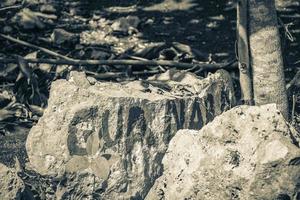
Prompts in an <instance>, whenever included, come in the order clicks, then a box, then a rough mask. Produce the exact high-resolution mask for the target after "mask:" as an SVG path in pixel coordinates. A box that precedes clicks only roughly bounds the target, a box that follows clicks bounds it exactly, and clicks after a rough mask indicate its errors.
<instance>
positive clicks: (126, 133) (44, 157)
mask: <svg viewBox="0 0 300 200" xmlns="http://www.w3.org/2000/svg"><path fill="white" fill-rule="evenodd" d="M234 103H235V101H234V97H233V87H232V84H231V80H230V76H229V74H228V73H227V72H226V71H223V70H220V71H218V72H216V73H215V74H212V75H210V76H208V78H205V79H202V80H200V79H198V78H197V77H195V76H193V75H192V74H189V73H179V72H178V71H174V70H172V71H167V72H166V73H164V74H161V75H159V76H154V77H152V78H150V79H149V80H147V81H134V82H130V83H107V82H105V83H101V82H93V85H90V82H89V81H88V80H87V79H86V77H85V76H84V74H83V73H78V72H73V73H72V74H71V76H70V79H69V81H66V80H58V81H56V82H54V83H53V84H52V87H51V91H50V98H49V104H48V108H47V109H46V110H45V112H44V115H43V117H42V118H41V119H40V120H39V122H38V124H37V125H36V126H35V127H33V128H32V130H31V131H30V133H29V136H28V139H27V143H26V149H27V153H28V157H29V160H30V164H31V165H32V167H33V168H34V169H35V170H36V171H37V172H39V173H41V174H43V175H52V176H57V177H60V176H63V175H65V174H66V173H70V174H74V173H75V174H76V173H79V172H80V173H88V174H90V175H93V176H95V177H96V178H95V179H94V181H92V182H91V183H90V184H89V185H86V187H89V188H85V189H82V191H85V193H86V194H87V196H88V194H91V196H89V197H90V198H94V197H93V196H92V195H94V194H95V193H97V194H98V195H99V196H101V197H102V198H103V199H130V198H137V199H140V198H143V197H144V196H145V195H146V194H147V192H148V191H149V189H150V188H151V186H152V184H153V183H154V181H155V179H156V178H157V177H158V176H159V175H160V174H161V167H162V164H161V160H162V158H163V155H164V153H165V151H166V149H167V146H168V143H169V141H170V139H171V138H172V137H173V136H174V134H175V133H176V132H177V130H178V129H182V128H189V129H200V128H201V127H202V126H203V125H204V124H206V123H208V122H209V121H211V120H212V119H213V117H214V116H216V115H219V114H220V113H221V112H222V111H223V110H226V109H229V108H230V107H231V105H234ZM69 180H70V178H69ZM79 180H80V179H79ZM92 180H93V179H92ZM69 182H70V181H69ZM61 191H64V190H63V189H61ZM95 191H96V192H95ZM60 195H62V196H64V194H61V193H60Z"/></svg>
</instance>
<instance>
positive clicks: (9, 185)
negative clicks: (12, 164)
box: [0, 163, 25, 200]
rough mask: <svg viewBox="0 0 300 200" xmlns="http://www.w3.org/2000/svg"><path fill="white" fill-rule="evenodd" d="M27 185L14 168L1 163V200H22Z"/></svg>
mask: <svg viewBox="0 0 300 200" xmlns="http://www.w3.org/2000/svg"><path fill="white" fill-rule="evenodd" d="M24 190H25V184H24V182H23V181H22V179H21V178H20V177H19V176H18V175H17V172H16V170H15V169H13V168H8V167H7V166H5V165H3V164H1V163H0V199H3V200H20V199H21V197H22V193H23V192H24Z"/></svg>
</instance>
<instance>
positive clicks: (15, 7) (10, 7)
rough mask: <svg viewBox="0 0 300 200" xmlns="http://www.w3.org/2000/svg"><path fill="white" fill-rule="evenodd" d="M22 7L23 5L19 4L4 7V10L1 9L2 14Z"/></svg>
mask: <svg viewBox="0 0 300 200" xmlns="http://www.w3.org/2000/svg"><path fill="white" fill-rule="evenodd" d="M22 6H23V5H22V4H19V5H13V6H7V7H3V8H0V12H1V11H6V10H10V9H18V8H21V7H22Z"/></svg>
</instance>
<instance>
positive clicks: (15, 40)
mask: <svg viewBox="0 0 300 200" xmlns="http://www.w3.org/2000/svg"><path fill="white" fill-rule="evenodd" d="M0 37H2V38H5V39H7V40H9V41H12V42H15V43H18V44H21V45H23V46H27V47H30V48H34V49H37V50H40V51H42V52H44V53H46V54H48V55H51V56H55V57H58V58H61V59H64V60H68V61H75V59H73V58H69V57H67V56H64V55H61V54H59V53H56V52H54V51H51V50H49V49H46V48H44V47H39V46H37V45H34V44H30V43H29V42H25V41H23V40H20V39H17V38H14V37H11V36H9V35H4V34H1V33H0Z"/></svg>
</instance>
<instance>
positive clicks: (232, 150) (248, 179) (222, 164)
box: [146, 104, 300, 200]
mask: <svg viewBox="0 0 300 200" xmlns="http://www.w3.org/2000/svg"><path fill="white" fill-rule="evenodd" d="M163 165H164V172H163V175H162V176H161V177H160V178H158V179H157V180H156V182H155V184H154V186H153V187H152V188H151V190H150V192H149V193H148V195H147V198H146V199H148V200H152V199H166V200H167V199H199V200H200V199H201V200H202V199H205V200H219V199H222V200H223V199H224V200H226V199H249V200H250V199H251V200H255V199H257V200H261V199H299V198H300V148H299V134H298V133H297V132H295V131H294V130H293V129H292V128H291V127H290V126H289V125H288V124H287V123H286V121H285V120H284V118H283V117H282V115H281V114H280V113H279V112H278V111H277V109H276V106H275V105H274V104H269V105H264V106H261V107H255V106H252V107H250V106H241V107H236V108H233V109H231V110H229V111H227V112H225V113H223V114H222V115H220V116H218V117H216V118H215V119H214V120H213V121H212V122H211V123H209V124H207V125H206V126H204V127H203V128H202V129H201V130H200V131H195V130H181V131H179V132H178V133H177V134H176V135H175V137H173V139H172V140H171V142H170V144H169V148H168V150H167V153H166V155H165V157H164V158H163Z"/></svg>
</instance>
